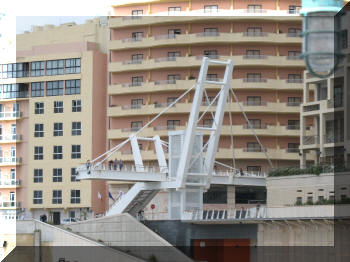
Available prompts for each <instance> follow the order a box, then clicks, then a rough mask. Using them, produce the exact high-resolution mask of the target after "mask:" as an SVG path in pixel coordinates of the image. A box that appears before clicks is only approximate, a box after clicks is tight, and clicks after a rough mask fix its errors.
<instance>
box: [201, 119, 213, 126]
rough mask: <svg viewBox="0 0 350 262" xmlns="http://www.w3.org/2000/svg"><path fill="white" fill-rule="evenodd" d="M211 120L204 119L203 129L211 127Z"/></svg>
mask: <svg viewBox="0 0 350 262" xmlns="http://www.w3.org/2000/svg"><path fill="white" fill-rule="evenodd" d="M213 122H214V120H213V119H204V120H203V126H204V127H212V126H213Z"/></svg>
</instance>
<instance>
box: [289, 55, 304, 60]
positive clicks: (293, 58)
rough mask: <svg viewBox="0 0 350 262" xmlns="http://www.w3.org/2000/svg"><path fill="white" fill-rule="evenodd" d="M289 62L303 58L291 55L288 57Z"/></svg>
mask: <svg viewBox="0 0 350 262" xmlns="http://www.w3.org/2000/svg"><path fill="white" fill-rule="evenodd" d="M287 59H288V60H302V59H303V58H302V57H300V56H298V55H289V56H287Z"/></svg>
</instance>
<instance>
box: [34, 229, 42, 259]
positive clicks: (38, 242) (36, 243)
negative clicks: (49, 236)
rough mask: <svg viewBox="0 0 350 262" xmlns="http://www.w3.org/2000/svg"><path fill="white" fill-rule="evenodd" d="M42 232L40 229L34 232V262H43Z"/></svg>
mask: <svg viewBox="0 0 350 262" xmlns="http://www.w3.org/2000/svg"><path fill="white" fill-rule="evenodd" d="M40 246H41V231H40V230H39V229H35V230H34V262H41V255H40V253H41V250H40Z"/></svg>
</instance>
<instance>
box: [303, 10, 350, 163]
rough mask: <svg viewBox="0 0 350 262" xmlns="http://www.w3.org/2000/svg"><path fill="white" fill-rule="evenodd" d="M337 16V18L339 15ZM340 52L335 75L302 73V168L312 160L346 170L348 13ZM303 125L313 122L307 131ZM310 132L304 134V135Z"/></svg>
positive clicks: (349, 139)
mask: <svg viewBox="0 0 350 262" xmlns="http://www.w3.org/2000/svg"><path fill="white" fill-rule="evenodd" d="M339 16H340V15H339ZM340 19H341V28H340V31H341V34H340V39H339V40H340V49H341V50H335V51H338V52H342V53H343V54H344V58H343V60H342V61H341V62H340V64H339V65H338V67H337V70H336V71H335V73H334V74H333V75H332V76H331V77H329V78H327V79H318V78H315V77H312V76H311V75H310V74H309V73H308V72H305V74H304V75H305V83H304V99H303V101H304V102H303V104H302V107H301V112H300V119H301V134H300V149H301V153H302V157H301V162H300V164H301V166H305V164H306V158H307V157H308V156H310V155H311V156H312V157H313V158H314V159H315V162H317V163H321V164H334V165H336V166H344V165H345V166H348V163H349V161H350V154H349V152H350V147H349V144H350V135H349V130H350V127H349V124H350V122H349V110H350V107H349V93H350V90H349V86H350V63H349V62H350V60H349V59H350V47H349V44H348V43H349V40H350V39H349V33H348V30H349V28H348V27H349V26H348V25H349V23H350V18H349V14H348V12H346V13H345V15H341V18H340ZM306 122H313V123H314V124H313V128H312V130H308V129H309V128H308V127H307V124H305V123H306ZM308 131H309V132H310V133H309V134H307V132H308Z"/></svg>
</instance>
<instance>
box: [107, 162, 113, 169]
mask: <svg viewBox="0 0 350 262" xmlns="http://www.w3.org/2000/svg"><path fill="white" fill-rule="evenodd" d="M108 167H109V170H112V169H113V160H109V161H108Z"/></svg>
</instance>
